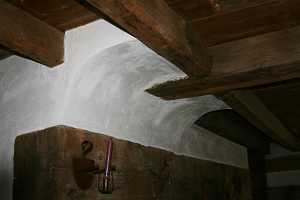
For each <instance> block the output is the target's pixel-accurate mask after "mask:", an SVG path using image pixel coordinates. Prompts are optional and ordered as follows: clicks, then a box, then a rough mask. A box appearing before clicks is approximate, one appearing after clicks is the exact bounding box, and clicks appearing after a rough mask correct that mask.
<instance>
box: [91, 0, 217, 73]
mask: <svg viewBox="0 0 300 200" xmlns="http://www.w3.org/2000/svg"><path fill="white" fill-rule="evenodd" d="M88 2H89V3H90V4H91V5H92V6H94V7H95V8H97V9H99V10H100V11H101V12H103V13H105V14H106V15H107V16H108V17H110V18H111V19H112V20H113V21H114V22H116V23H117V24H118V25H120V26H121V27H122V28H124V29H125V30H126V31H128V32H129V33H131V34H132V35H134V36H135V37H137V38H138V39H139V40H141V41H142V42H143V43H145V44H146V45H148V46H149V47H150V48H152V49H153V50H154V51H156V53H158V54H159V55H161V56H163V57H165V58H166V59H167V60H169V61H170V62H172V63H174V64H175V65H177V66H178V67H179V68H180V69H181V70H183V71H184V72H185V73H187V74H188V75H197V76H203V75H205V74H207V73H208V72H209V71H210V65H211V62H210V57H209V56H208V54H207V52H206V51H205V49H204V48H203V47H201V46H200V45H198V46H193V45H190V43H189V40H188V37H187V34H186V31H187V30H186V26H185V21H184V20H183V18H182V17H180V16H179V15H177V14H176V13H175V12H174V11H173V10H172V9H171V8H169V6H168V5H167V3H166V2H165V1H164V0H151V1H149V0H139V1H138V0H112V1H111V0H88Z"/></svg>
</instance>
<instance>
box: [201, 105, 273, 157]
mask: <svg viewBox="0 0 300 200" xmlns="http://www.w3.org/2000/svg"><path fill="white" fill-rule="evenodd" d="M196 124H197V125H199V126H201V127H203V128H206V129H208V130H210V131H212V132H214V133H216V134H217V135H220V136H221V137H224V138H227V139H228V140H231V141H233V142H235V143H238V144H240V145H243V146H245V147H247V148H248V149H249V150H251V151H256V152H259V154H262V155H264V154H268V153H269V150H270V149H269V147H270V145H269V138H268V137H266V136H265V135H264V133H263V132H261V131H260V130H259V129H257V128H256V127H255V126H253V125H252V124H251V123H249V122H248V121H247V120H246V119H244V118H243V117H242V116H241V115H239V114H238V113H237V112H235V111H234V110H232V109H226V110H218V111H213V112H209V113H206V114H205V115H203V116H202V117H201V118H200V119H198V120H197V122H196Z"/></svg>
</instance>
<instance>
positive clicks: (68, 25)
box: [8, 0, 100, 31]
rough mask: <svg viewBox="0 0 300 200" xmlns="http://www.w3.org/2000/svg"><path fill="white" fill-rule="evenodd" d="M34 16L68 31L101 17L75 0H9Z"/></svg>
mask: <svg viewBox="0 0 300 200" xmlns="http://www.w3.org/2000/svg"><path fill="white" fill-rule="evenodd" d="M8 1H9V2H11V3H13V4H14V5H15V6H17V7H19V8H21V9H23V10H25V11H26V12H28V13H30V14H31V15H33V16H34V17H36V18H38V19H40V20H42V21H44V22H46V23H48V24H50V25H52V26H54V27H56V28H57V29H59V30H62V31H66V30H69V29H72V28H76V27H78V26H81V25H84V24H87V23H89V22H92V21H94V20H97V19H99V18H100V16H99V15H97V14H95V13H94V12H92V11H91V10H89V9H87V8H86V7H84V6H82V5H81V4H80V3H79V2H77V1H75V0H43V1H40V0H8Z"/></svg>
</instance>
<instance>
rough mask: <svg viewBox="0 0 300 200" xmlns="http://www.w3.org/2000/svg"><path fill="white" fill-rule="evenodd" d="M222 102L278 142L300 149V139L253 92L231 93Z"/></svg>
mask: <svg viewBox="0 0 300 200" xmlns="http://www.w3.org/2000/svg"><path fill="white" fill-rule="evenodd" d="M222 100H224V101H225V102H226V103H227V104H228V105H229V106H230V107H232V108H233V109H234V110H235V111H236V112H238V113H239V114H240V115H242V116H243V117H244V118H245V119H247V120H248V121H249V122H250V123H252V124H253V125H254V126H256V127H257V128H258V129H260V130H261V131H262V132H264V133H265V134H266V135H268V136H269V137H270V138H272V139H274V140H275V141H276V142H278V143H280V144H281V145H283V146H285V147H288V148H290V149H293V150H299V149H300V138H297V137H295V135H293V134H292V133H291V132H290V131H289V130H288V129H287V128H286V127H285V125H284V124H282V123H281V121H280V120H279V119H278V118H277V117H276V116H274V114H273V113H272V112H271V111H270V110H269V109H268V108H267V107H266V106H265V105H264V103H263V102H262V101H261V100H260V99H259V98H258V97H257V96H256V95H255V94H254V93H253V92H251V91H234V92H230V93H228V94H226V95H224V96H223V97H222Z"/></svg>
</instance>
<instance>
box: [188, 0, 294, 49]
mask: <svg viewBox="0 0 300 200" xmlns="http://www.w3.org/2000/svg"><path fill="white" fill-rule="evenodd" d="M248 4H249V6H246V7H244V8H241V9H229V10H228V11H223V12H218V13H216V14H214V15H211V16H209V17H205V18H203V17H199V18H197V19H194V20H192V21H190V22H189V24H188V27H189V29H190V32H193V33H194V38H193V39H194V41H195V42H196V43H199V44H201V45H203V44H204V45H205V46H214V45H217V44H221V43H225V42H229V41H234V40H238V39H242V38H246V37H251V36H255V35H259V34H264V33H268V32H273V31H279V30H282V29H287V28H291V27H293V26H296V25H299V24H300V12H299V10H300V1H299V0H264V1H258V2H256V4H253V3H252V2H248ZM246 5H247V4H246ZM244 6H245V5H244Z"/></svg>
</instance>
